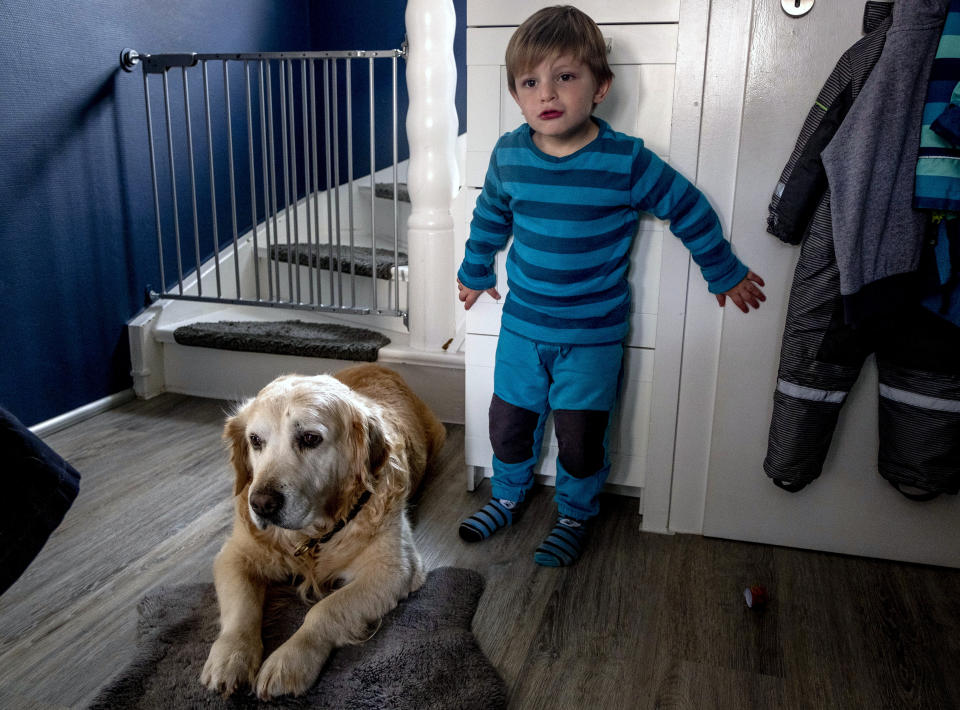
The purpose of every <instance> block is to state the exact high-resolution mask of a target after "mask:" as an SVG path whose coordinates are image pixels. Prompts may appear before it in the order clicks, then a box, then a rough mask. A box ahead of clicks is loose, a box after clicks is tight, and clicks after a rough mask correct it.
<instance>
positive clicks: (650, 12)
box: [467, 0, 680, 27]
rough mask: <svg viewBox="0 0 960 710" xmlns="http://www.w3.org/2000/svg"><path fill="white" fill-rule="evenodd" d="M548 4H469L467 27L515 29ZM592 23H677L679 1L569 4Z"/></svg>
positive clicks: (480, 0)
mask: <svg viewBox="0 0 960 710" xmlns="http://www.w3.org/2000/svg"><path fill="white" fill-rule="evenodd" d="M546 4H549V3H544V2H543V0H469V2H467V25H469V26H471V27H473V26H477V25H519V24H520V23H521V22H523V21H524V20H525V19H527V18H528V17H529V16H530V15H532V14H533V13H534V12H536V11H537V10H539V9H540V8H541V7H543V6H544V5H546ZM567 4H569V5H573V6H574V7H577V8H580V9H581V10H583V11H584V12H585V13H587V14H588V15H590V17H592V18H593V21H594V22H597V23H603V22H677V20H678V19H679V17H680V0H643V2H623V0H573V1H572V2H569V3H567Z"/></svg>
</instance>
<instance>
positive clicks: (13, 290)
mask: <svg viewBox="0 0 960 710" xmlns="http://www.w3.org/2000/svg"><path fill="white" fill-rule="evenodd" d="M404 6H405V3H404V2H403V1H402V0H384V1H377V0H353V1H351V2H329V1H325V2H320V1H316V0H314V1H312V2H311V1H310V0H284V2H276V1H275V0H231V1H230V2H222V1H218V2H212V1H210V0H166V1H165V2H163V3H129V2H121V1H120V0H100V1H99V2H96V3H76V4H73V3H36V2H33V0H6V1H5V2H3V3H2V4H0V308H2V314H3V315H2V317H0V406H3V407H5V408H6V409H8V410H10V411H11V412H13V413H14V414H15V415H16V416H17V417H19V418H20V419H21V420H22V421H24V423H26V424H28V425H31V424H34V423H37V422H39V421H43V420H46V419H48V418H51V417H53V416H56V415H58V414H61V413H63V412H66V411H69V410H71V409H74V408H76V407H79V406H82V405H84V404H87V403H89V402H92V401H95V400H97V399H100V398H102V397H105V396H107V395H109V394H112V393H114V392H118V391H120V390H123V389H126V388H128V387H129V386H130V384H131V381H130V376H129V370H130V361H129V352H128V346H127V335H126V329H125V323H126V321H127V320H128V319H129V318H130V317H131V316H132V315H134V314H135V313H136V312H137V311H138V310H139V309H140V308H141V307H142V305H143V298H144V296H143V293H144V286H145V285H146V284H148V283H151V282H152V283H156V272H157V267H156V245H155V224H154V212H153V201H152V192H151V183H150V173H149V159H148V153H147V140H146V130H145V127H144V105H143V83H142V79H141V77H140V74H139V71H138V72H137V73H135V74H132V75H128V74H125V73H123V72H121V71H120V70H119V68H118V61H117V57H118V54H119V50H120V49H121V48H123V47H134V48H136V49H138V50H140V51H144V52H157V51H175V50H178V49H182V50H192V51H212V52H240V51H255V50H264V51H280V50H293V49H340V48H342V49H357V48H367V49H371V48H385V47H393V46H399V43H400V42H402V40H403V35H404V31H403V11H404ZM455 7H456V9H457V13H458V17H459V18H460V19H459V22H458V25H459V26H460V31H459V33H458V37H457V52H458V67H459V69H460V71H461V77H462V76H463V74H462V71H463V64H464V34H463V24H464V23H463V19H462V18H463V16H464V7H465V0H455ZM374 45H376V46H374ZM401 76H402V68H401ZM460 83H461V87H460V89H459V91H458V110H459V112H460V116H461V131H463V130H464V129H465V125H464V124H463V120H464V119H463V117H464V116H465V112H464V107H465V98H464V97H465V93H464V88H463V86H462V84H463V83H464V82H462V81H461V82H460ZM401 125H402V124H401ZM179 172H180V166H178V173H179ZM188 180H189V177H188V176H187V175H185V174H184V175H179V176H178V182H179V183H181V184H183V183H185V182H186V181H188ZM241 214H243V211H242V210H241ZM247 222H249V219H248V220H247Z"/></svg>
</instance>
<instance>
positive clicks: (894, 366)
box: [763, 225, 960, 499]
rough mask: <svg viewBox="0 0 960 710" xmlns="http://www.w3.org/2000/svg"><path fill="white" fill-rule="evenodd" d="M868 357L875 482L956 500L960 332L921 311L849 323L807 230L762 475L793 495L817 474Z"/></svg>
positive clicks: (832, 268)
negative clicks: (875, 382) (873, 398)
mask: <svg viewBox="0 0 960 710" xmlns="http://www.w3.org/2000/svg"><path fill="white" fill-rule="evenodd" d="M815 226H817V225H815ZM870 353H875V354H876V361H877V370H878V372H879V378H880V386H879V389H880V392H879V394H880V400H879V430H880V447H879V451H878V456H877V469H878V471H879V473H880V475H882V476H883V477H884V478H885V479H887V480H888V481H889V482H890V483H891V484H892V485H893V486H895V487H896V488H897V489H898V490H900V491H901V492H902V493H904V494H905V495H908V497H917V498H920V499H924V498H927V497H932V496H935V495H937V494H939V493H957V491H958V489H960V328H957V327H956V326H955V325H953V324H952V323H950V322H949V321H947V320H945V319H942V318H940V317H938V316H936V315H935V314H933V313H932V312H930V311H929V310H927V309H926V308H923V307H922V306H920V305H919V303H918V304H915V305H912V306H909V307H904V308H903V309H902V310H901V311H899V312H898V313H896V314H894V315H891V316H890V317H887V318H886V319H884V320H883V322H873V323H870V324H868V325H863V326H859V327H857V328H851V327H850V326H848V325H846V324H845V323H844V315H843V302H842V298H841V296H840V281H839V272H838V269H837V264H836V259H835V256H834V250H833V241H832V238H831V235H830V232H829V230H828V229H826V228H820V229H811V230H810V232H809V233H808V235H807V238H806V240H805V241H804V244H803V246H802V251H801V253H800V259H799V261H798V262H797V267H796V272H795V275H794V281H793V287H792V290H791V294H790V303H789V305H788V309H787V321H786V326H785V330H784V335H783V348H782V351H781V355H780V370H779V373H778V379H777V390H776V392H775V393H774V399H773V417H772V421H771V423H770V436H769V443H768V447H767V456H766V459H765V461H764V463H763V467H764V470H765V471H766V473H767V475H768V476H770V478H772V479H773V481H774V483H776V484H777V485H778V486H780V487H781V488H785V489H786V490H791V491H795V490H799V489H801V488H803V487H804V486H806V485H807V484H809V483H810V482H811V481H813V480H814V479H815V478H817V477H818V476H819V475H820V471H821V469H822V467H823V462H824V459H825V458H826V456H827V451H828V449H829V447H830V441H831V438H832V437H833V432H834V429H835V427H836V424H837V418H838V416H839V413H840V409H841V407H842V406H843V402H844V400H845V399H846V396H847V393H848V392H849V391H850V388H851V387H852V386H853V384H854V382H855V381H856V379H857V377H858V375H859V373H860V369H861V367H862V365H863V362H864V360H865V359H866V357H867V355H869V354H870Z"/></svg>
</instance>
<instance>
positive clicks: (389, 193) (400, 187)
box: [374, 182, 410, 202]
mask: <svg viewBox="0 0 960 710" xmlns="http://www.w3.org/2000/svg"><path fill="white" fill-rule="evenodd" d="M374 190H375V192H374V194H375V195H376V196H377V197H383V198H386V199H391V200H392V199H393V183H392V182H378V183H377V185H376V187H375V188H374ZM397 201H398V202H409V201H410V192H409V190H407V183H405V182H398V183H397Z"/></svg>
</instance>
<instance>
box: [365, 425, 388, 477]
mask: <svg viewBox="0 0 960 710" xmlns="http://www.w3.org/2000/svg"><path fill="white" fill-rule="evenodd" d="M366 426H367V456H368V457H369V458H368V460H369V462H370V475H371V476H372V475H374V474H375V473H376V472H377V471H379V470H380V468H381V467H382V466H383V464H385V463H386V462H387V437H386V435H385V434H384V433H383V424H381V422H380V420H379V419H377V418H375V417H367V424H366Z"/></svg>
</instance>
